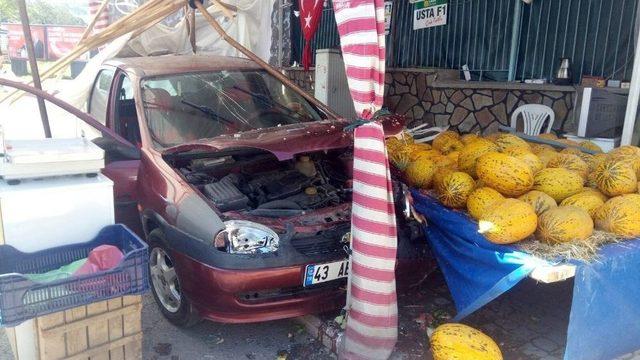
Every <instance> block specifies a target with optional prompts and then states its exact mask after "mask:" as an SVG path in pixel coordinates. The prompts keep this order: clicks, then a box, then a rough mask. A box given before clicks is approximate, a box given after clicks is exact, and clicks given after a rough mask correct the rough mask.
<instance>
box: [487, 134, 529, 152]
mask: <svg viewBox="0 0 640 360" xmlns="http://www.w3.org/2000/svg"><path fill="white" fill-rule="evenodd" d="M495 143H496V145H498V148H500V151H504V150H505V149H507V148H510V147H513V146H519V147H523V148H526V149H531V146H529V143H527V142H526V141H524V140H522V139H521V138H519V137H517V136H515V135H513V134H500V135H499V136H498V137H497V138H496V140H495Z"/></svg>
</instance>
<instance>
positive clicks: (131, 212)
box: [88, 67, 142, 235]
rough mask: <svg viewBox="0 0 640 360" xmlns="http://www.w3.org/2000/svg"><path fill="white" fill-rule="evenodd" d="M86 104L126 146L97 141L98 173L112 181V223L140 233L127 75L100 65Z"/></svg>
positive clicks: (135, 135) (135, 137) (135, 138)
mask: <svg viewBox="0 0 640 360" xmlns="http://www.w3.org/2000/svg"><path fill="white" fill-rule="evenodd" d="M88 104H89V107H88V110H89V113H90V114H91V115H93V116H94V117H95V118H96V119H97V120H98V121H99V122H101V123H102V124H104V125H105V126H107V127H108V128H109V129H111V130H112V131H114V132H115V133H116V134H118V135H120V136H121V137H122V138H124V139H125V140H126V141H127V144H128V147H127V146H124V145H122V144H116V145H113V144H101V143H98V145H101V146H102V148H103V149H104V150H105V168H104V169H103V171H102V173H103V174H104V175H105V176H107V177H108V178H109V179H111V180H112V181H113V182H114V189H113V192H114V205H115V217H116V222H119V223H123V224H125V225H127V226H129V228H131V229H132V230H134V231H135V232H136V233H138V234H139V235H141V234H142V225H141V223H140V215H139V213H138V208H137V206H138V194H137V181H138V169H139V167H140V152H139V143H140V131H139V128H138V120H137V116H136V112H135V103H134V100H133V89H132V88H131V82H130V81H129V78H128V77H126V74H124V72H122V71H119V70H117V69H113V68H108V67H107V68H103V69H102V70H100V72H99V73H98V76H97V77H96V80H95V82H94V85H93V88H92V91H91V95H90V98H89V102H88Z"/></svg>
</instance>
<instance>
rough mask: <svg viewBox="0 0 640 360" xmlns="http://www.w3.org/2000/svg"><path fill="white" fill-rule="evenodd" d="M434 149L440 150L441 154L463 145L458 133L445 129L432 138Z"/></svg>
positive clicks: (460, 147)
mask: <svg viewBox="0 0 640 360" xmlns="http://www.w3.org/2000/svg"><path fill="white" fill-rule="evenodd" d="M431 145H432V146H433V148H434V149H436V150H438V151H440V152H442V153H443V154H445V155H446V154H448V153H450V152H452V151H456V150H460V149H462V148H463V147H464V144H463V143H462V141H460V135H458V133H456V132H453V131H445V132H443V133H440V134H439V135H438V136H436V138H435V139H433V142H432V143H431Z"/></svg>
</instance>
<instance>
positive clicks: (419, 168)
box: [405, 158, 437, 189]
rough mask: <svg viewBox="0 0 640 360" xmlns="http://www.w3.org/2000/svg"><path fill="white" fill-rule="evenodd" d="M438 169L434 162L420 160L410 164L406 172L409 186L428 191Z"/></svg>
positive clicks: (424, 159)
mask: <svg viewBox="0 0 640 360" xmlns="http://www.w3.org/2000/svg"><path fill="white" fill-rule="evenodd" d="M436 169H437V167H436V164H435V163H434V162H433V161H432V160H430V159H426V158H420V159H418V160H416V161H414V162H411V163H409V165H408V166H407V170H406V171H405V176H406V178H407V181H408V183H409V185H411V186H414V187H417V188H421V189H428V188H429V187H430V186H431V182H432V181H433V175H434V174H435V172H436Z"/></svg>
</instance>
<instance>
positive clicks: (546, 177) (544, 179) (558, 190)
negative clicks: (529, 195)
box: [533, 168, 583, 202]
mask: <svg viewBox="0 0 640 360" xmlns="http://www.w3.org/2000/svg"><path fill="white" fill-rule="evenodd" d="M582 184H583V179H582V176H580V174H578V173H577V172H575V171H571V170H567V169H564V168H547V169H542V170H540V171H539V172H538V173H537V174H536V175H535V177H534V181H533V189H534V190H538V191H542V192H543V193H545V194H547V195H549V196H551V197H552V198H553V199H554V200H555V201H556V202H561V201H562V200H564V199H566V198H568V197H569V196H571V195H574V194H577V193H579V192H580V191H582V187H583V186H582Z"/></svg>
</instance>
